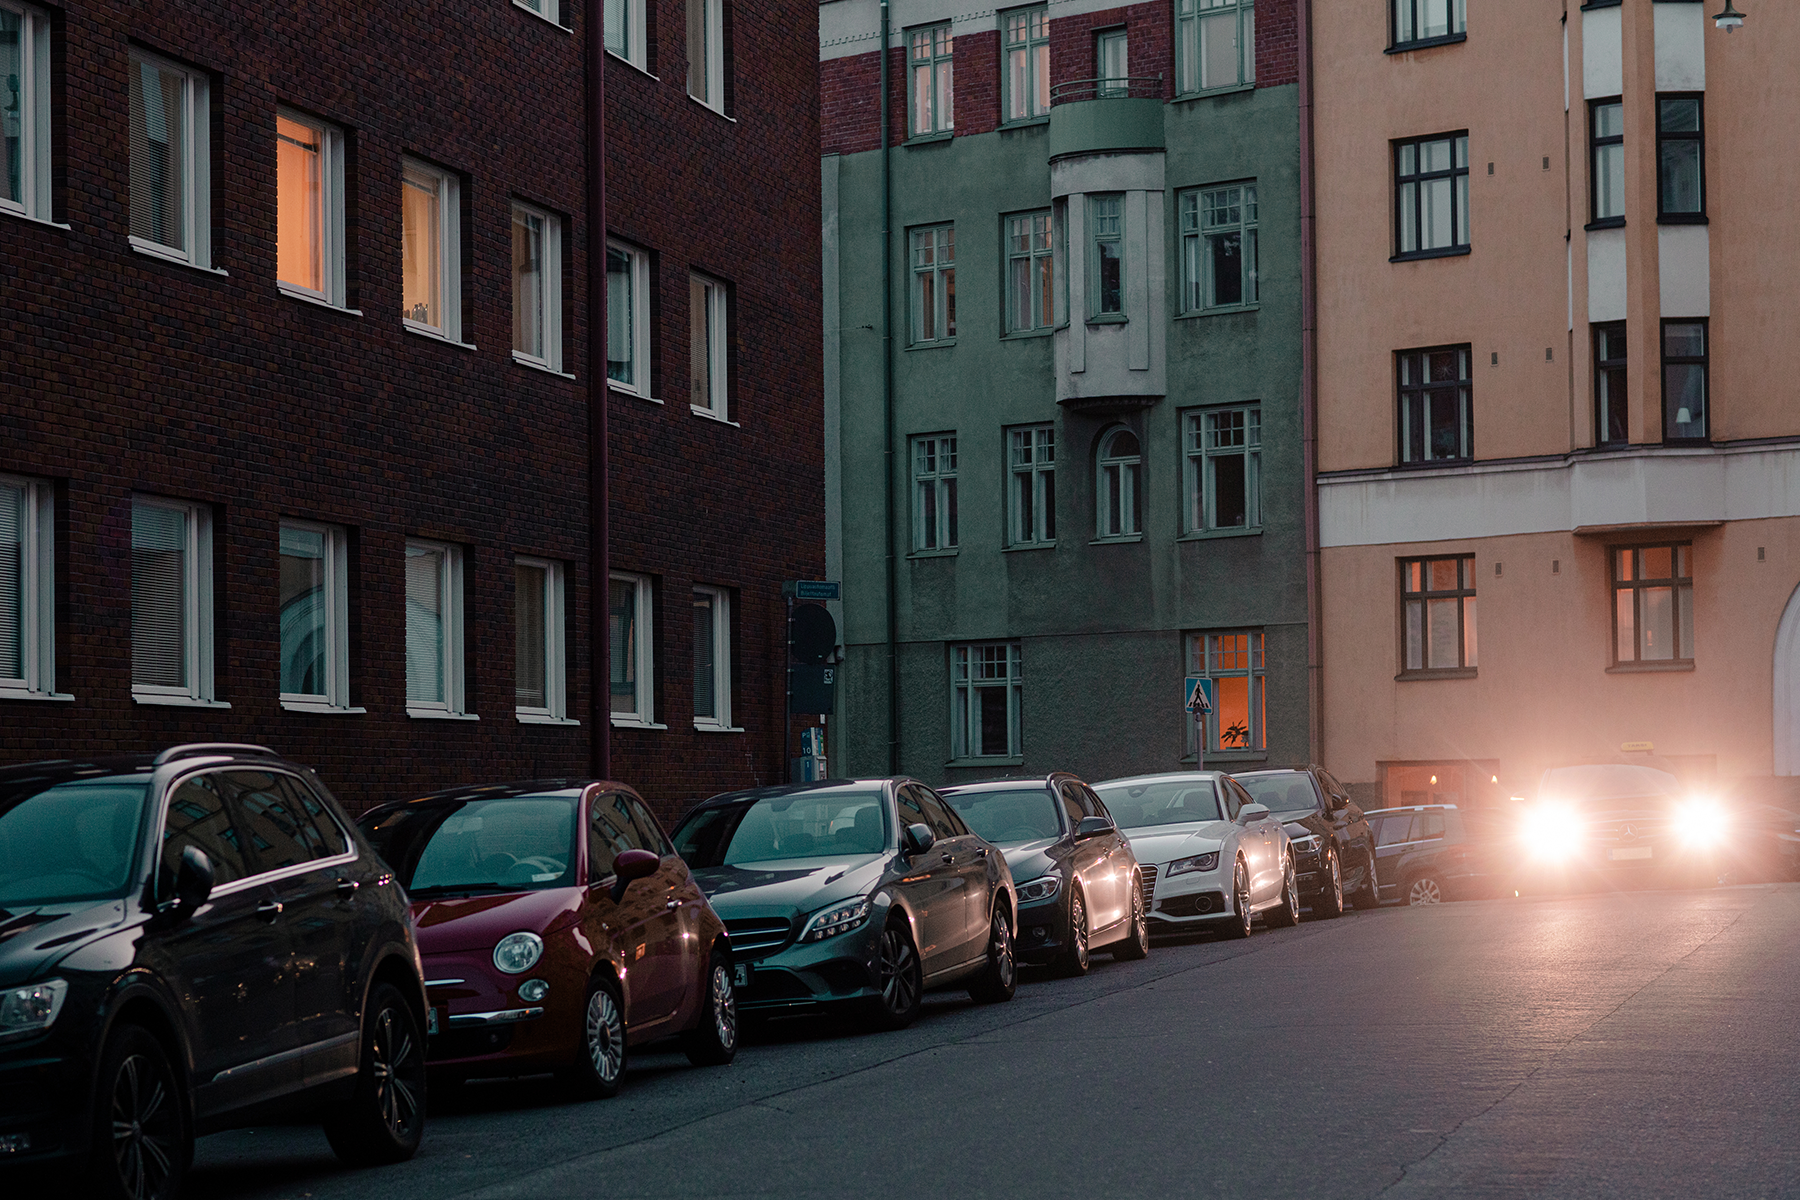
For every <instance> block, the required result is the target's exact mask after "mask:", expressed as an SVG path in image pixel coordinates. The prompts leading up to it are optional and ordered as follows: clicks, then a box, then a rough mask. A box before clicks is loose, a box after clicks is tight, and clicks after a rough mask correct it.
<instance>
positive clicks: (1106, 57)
mask: <svg viewBox="0 0 1800 1200" xmlns="http://www.w3.org/2000/svg"><path fill="white" fill-rule="evenodd" d="M1127 51H1128V46H1127V43H1126V37H1125V31H1124V30H1123V29H1105V30H1102V31H1101V32H1099V33H1097V34H1095V35H1094V75H1095V77H1096V78H1098V79H1099V80H1101V85H1100V87H1099V88H1098V89H1097V90H1096V91H1095V94H1096V95H1099V96H1128V95H1130V94H1131V85H1130V79H1131V61H1130V57H1129V54H1128V52H1127Z"/></svg>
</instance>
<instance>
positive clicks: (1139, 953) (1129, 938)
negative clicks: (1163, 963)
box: [1112, 875, 1150, 962]
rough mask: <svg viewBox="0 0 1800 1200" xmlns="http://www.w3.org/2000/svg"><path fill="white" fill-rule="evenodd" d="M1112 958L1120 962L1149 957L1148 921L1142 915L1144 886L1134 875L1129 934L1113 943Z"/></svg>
mask: <svg viewBox="0 0 1800 1200" xmlns="http://www.w3.org/2000/svg"><path fill="white" fill-rule="evenodd" d="M1112 956H1113V957H1114V958H1116V959H1118V960H1119V961H1120V962H1129V961H1132V960H1135V959H1140V958H1149V957H1150V920H1149V918H1148V917H1146V916H1145V915H1144V885H1143V882H1142V881H1141V880H1140V879H1139V877H1138V876H1136V875H1133V876H1132V877H1131V932H1130V933H1127V934H1126V935H1125V940H1124V941H1122V942H1114V943H1113V952H1112Z"/></svg>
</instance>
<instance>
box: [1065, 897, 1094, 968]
mask: <svg viewBox="0 0 1800 1200" xmlns="http://www.w3.org/2000/svg"><path fill="white" fill-rule="evenodd" d="M1092 962H1093V956H1092V955H1091V954H1090V953H1089V950H1088V919H1087V899H1086V897H1084V896H1083V895H1082V894H1081V889H1080V888H1072V889H1070V891H1069V938H1068V946H1067V948H1065V949H1064V950H1063V952H1062V953H1061V954H1060V955H1058V956H1057V959H1056V973H1057V974H1058V975H1062V976H1065V977H1067V978H1074V977H1076V976H1079V975H1086V974H1087V973H1088V967H1089V966H1090V965H1091V964H1092Z"/></svg>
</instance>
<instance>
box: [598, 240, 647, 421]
mask: <svg viewBox="0 0 1800 1200" xmlns="http://www.w3.org/2000/svg"><path fill="white" fill-rule="evenodd" d="M606 377H607V379H608V380H610V381H611V383H612V386H614V387H616V388H619V389H620V390H622V391H628V392H635V393H637V394H638V395H640V396H643V397H644V398H646V399H649V398H650V256H649V255H648V254H645V253H644V252H643V251H642V250H636V249H633V248H632V247H629V246H621V245H619V244H618V243H617V242H608V243H607V245H606Z"/></svg>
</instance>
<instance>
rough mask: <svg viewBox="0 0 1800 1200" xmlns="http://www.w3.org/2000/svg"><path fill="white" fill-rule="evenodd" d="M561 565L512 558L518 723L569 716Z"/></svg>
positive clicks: (543, 560) (539, 721)
mask: <svg viewBox="0 0 1800 1200" xmlns="http://www.w3.org/2000/svg"><path fill="white" fill-rule="evenodd" d="M563 628H564V619H563V565H562V564H561V563H559V562H552V561H550V560H549V559H543V558H526V557H523V556H520V557H519V558H516V559H514V560H513V642H514V647H515V649H514V653H513V706H514V710H515V712H516V714H517V716H518V719H519V721H520V722H521V723H522V724H527V725H530V724H550V723H552V722H568V723H570V724H574V722H569V721H568V717H569V700H568V691H567V687H568V684H567V674H566V670H565V667H566V658H567V656H566V654H565V652H564V648H563V647H564V642H563Z"/></svg>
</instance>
